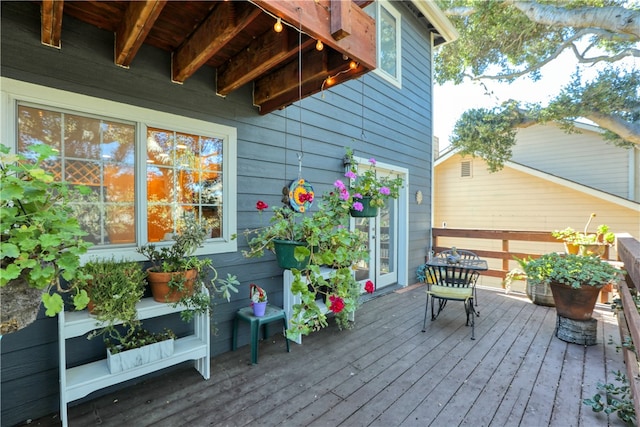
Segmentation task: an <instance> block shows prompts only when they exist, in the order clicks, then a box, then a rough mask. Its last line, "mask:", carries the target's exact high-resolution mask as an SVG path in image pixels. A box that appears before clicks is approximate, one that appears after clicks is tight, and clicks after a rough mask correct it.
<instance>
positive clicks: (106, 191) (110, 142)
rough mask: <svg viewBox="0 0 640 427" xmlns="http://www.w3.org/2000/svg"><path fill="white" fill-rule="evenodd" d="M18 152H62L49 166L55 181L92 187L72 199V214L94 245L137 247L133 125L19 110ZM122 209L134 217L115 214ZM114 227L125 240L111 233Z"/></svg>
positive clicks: (72, 115)
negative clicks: (43, 148)
mask: <svg viewBox="0 0 640 427" xmlns="http://www.w3.org/2000/svg"><path fill="white" fill-rule="evenodd" d="M18 117H19V125H18V133H19V135H18V141H19V143H18V150H19V151H20V152H24V151H25V150H28V149H29V146H31V145H33V144H47V145H50V146H51V147H53V148H56V149H57V150H59V153H60V155H59V156H57V157H55V158H52V159H51V160H50V161H49V162H48V164H47V166H46V168H47V169H48V170H50V171H51V172H53V173H54V174H55V176H56V178H57V179H61V178H63V179H64V180H65V181H66V182H68V183H69V184H70V185H72V186H75V185H83V186H86V187H88V188H89V190H90V191H89V192H88V194H78V195H76V196H75V197H74V199H73V201H72V207H73V209H74V215H75V216H76V218H77V219H78V221H79V223H80V226H81V227H82V229H83V230H84V231H86V232H87V233H89V235H88V236H86V237H85V239H86V240H88V241H90V242H92V243H94V244H96V245H106V244H113V243H135V221H134V219H135V215H133V213H132V211H133V206H134V205H133V203H134V200H135V187H134V170H133V164H134V162H135V149H134V148H135V144H134V142H135V141H134V137H135V127H134V126H133V125H130V124H123V123H116V122H109V121H105V120H101V119H99V118H93V117H85V116H80V115H77V114H70V113H64V112H57V111H48V110H45V109H41V108H36V107H30V106H25V105H20V106H19V107H18ZM118 210H123V211H126V212H128V213H129V214H130V215H124V216H123V215H116V216H114V212H116V211H118ZM114 225H117V228H120V229H126V233H125V234H126V236H128V237H126V238H123V237H121V235H122V232H120V233H119V234H118V236H115V235H111V231H112V228H113V226H114Z"/></svg>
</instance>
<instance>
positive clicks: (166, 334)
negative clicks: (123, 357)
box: [105, 328, 177, 354]
mask: <svg viewBox="0 0 640 427" xmlns="http://www.w3.org/2000/svg"><path fill="white" fill-rule="evenodd" d="M176 338H177V337H176V334H175V333H174V332H173V331H172V330H170V329H165V330H163V331H162V332H157V333H153V332H150V331H148V330H146V329H142V328H137V329H135V330H133V331H132V332H131V334H129V335H128V336H127V339H126V341H111V340H110V339H109V338H107V339H105V344H106V346H107V348H108V349H109V351H110V352H111V354H117V353H120V352H122V351H127V350H133V349H134V348H140V347H144V346H145V345H150V344H155V343H157V342H161V341H166V340H170V339H176Z"/></svg>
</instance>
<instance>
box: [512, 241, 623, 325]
mask: <svg viewBox="0 0 640 427" xmlns="http://www.w3.org/2000/svg"><path fill="white" fill-rule="evenodd" d="M524 273H525V274H526V276H527V281H528V282H530V283H531V284H532V285H533V286H543V285H549V286H550V287H551V292H552V294H553V299H554V302H555V305H556V311H557V312H558V315H560V316H562V317H566V318H568V319H573V320H588V319H591V314H592V313H593V308H594V307H595V304H596V300H597V298H598V293H599V292H600V289H602V287H603V286H605V285H607V284H609V283H612V282H614V281H615V280H616V279H617V278H618V277H619V275H620V274H621V273H622V271H621V270H619V269H617V268H615V267H614V266H612V265H611V264H610V263H608V262H606V261H604V260H602V259H600V258H598V257H595V256H590V255H586V256H585V255H576V254H558V253H549V254H544V255H542V256H540V258H537V259H534V260H529V261H528V262H527V263H526V264H525V265H524Z"/></svg>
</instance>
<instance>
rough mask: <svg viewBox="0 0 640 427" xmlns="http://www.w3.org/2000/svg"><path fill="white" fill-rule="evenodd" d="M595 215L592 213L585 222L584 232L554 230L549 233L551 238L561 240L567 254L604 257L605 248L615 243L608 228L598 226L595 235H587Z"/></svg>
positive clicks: (569, 228) (602, 225)
mask: <svg viewBox="0 0 640 427" xmlns="http://www.w3.org/2000/svg"><path fill="white" fill-rule="evenodd" d="M595 216H596V214H595V213H592V214H591V215H590V216H589V219H588V220H587V224H586V225H585V227H584V231H582V232H580V231H576V230H574V229H573V228H571V227H567V228H565V229H564V230H555V231H553V232H552V233H551V235H552V236H553V237H555V238H556V239H558V240H562V241H563V242H564V245H565V250H566V252H567V253H569V254H580V255H591V254H594V255H597V256H599V257H602V256H604V253H605V249H606V246H611V245H612V244H613V243H614V241H615V235H614V234H613V233H612V232H610V231H609V226H607V225H605V224H600V225H599V226H598V227H597V228H596V232H595V233H589V232H588V229H589V225H590V224H591V221H592V220H593V218H595Z"/></svg>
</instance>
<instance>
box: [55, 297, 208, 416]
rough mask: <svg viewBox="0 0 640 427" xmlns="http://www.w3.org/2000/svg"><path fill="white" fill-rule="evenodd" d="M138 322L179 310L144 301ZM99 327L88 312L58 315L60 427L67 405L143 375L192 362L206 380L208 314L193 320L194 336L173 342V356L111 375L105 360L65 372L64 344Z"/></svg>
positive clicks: (139, 305)
mask: <svg viewBox="0 0 640 427" xmlns="http://www.w3.org/2000/svg"><path fill="white" fill-rule="evenodd" d="M136 308H137V310H138V319H140V320H144V319H151V318H154V317H161V316H166V315H168V314H174V313H180V312H181V311H183V310H185V308H184V307H182V306H177V307H174V304H165V303H159V302H155V301H154V300H153V298H144V299H143V300H142V301H140V302H139V303H138V305H137V307H136ZM101 327H102V323H101V322H99V321H98V320H96V318H95V317H94V316H92V315H90V314H89V313H88V311H74V312H61V313H60V314H59V315H58V341H59V353H60V418H61V420H62V425H63V427H66V426H67V425H68V420H67V404H68V403H69V402H72V401H74V400H77V399H80V398H82V397H84V396H87V395H88V394H90V393H93V392H94V391H97V390H100V389H103V388H105V387H109V386H111V385H114V384H118V383H121V382H124V381H128V380H130V379H133V378H137V377H140V376H142V375H146V374H149V373H152V372H155V371H158V370H160V369H164V368H167V367H169V366H173V365H176V364H178V363H182V362H185V361H188V360H193V361H194V367H195V368H196V369H197V370H198V372H200V374H201V375H202V377H203V378H204V379H205V380H207V379H209V375H210V345H211V339H210V323H209V313H203V314H198V315H196V316H195V318H194V333H193V334H192V335H189V336H186V337H182V338H179V339H177V340H176V341H175V348H174V353H173V355H171V356H169V357H167V358H164V359H160V360H157V361H155V362H151V363H148V364H146V365H143V366H139V367H136V368H133V369H128V370H126V371H122V372H118V373H115V374H112V373H110V372H109V368H108V366H107V359H106V351H105V359H102V360H98V361H96V362H92V363H87V364H84V365H80V366H74V367H72V368H67V357H66V340H67V339H69V338H74V337H79V336H83V335H84V334H86V333H88V332H91V331H93V330H94V329H99V328H101Z"/></svg>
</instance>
